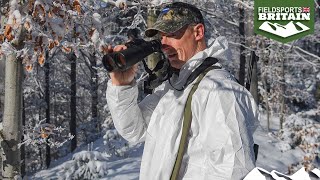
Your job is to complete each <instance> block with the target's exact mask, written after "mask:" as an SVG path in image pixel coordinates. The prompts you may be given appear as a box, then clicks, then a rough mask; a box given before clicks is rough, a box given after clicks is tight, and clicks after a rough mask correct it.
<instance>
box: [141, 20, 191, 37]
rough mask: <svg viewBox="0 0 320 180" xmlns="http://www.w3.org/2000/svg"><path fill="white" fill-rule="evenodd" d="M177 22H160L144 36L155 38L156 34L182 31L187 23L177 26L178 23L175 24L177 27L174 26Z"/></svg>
mask: <svg viewBox="0 0 320 180" xmlns="http://www.w3.org/2000/svg"><path fill="white" fill-rule="evenodd" d="M174 23H175V22H172V21H158V22H156V23H154V25H153V27H152V28H148V29H147V30H146V31H145V32H144V34H145V36H147V37H153V36H155V35H156V34H158V32H159V31H160V32H163V33H174V32H176V31H178V30H180V29H181V28H183V27H184V26H185V25H186V24H187V23H181V24H180V25H177V23H175V25H176V26H172V24H174Z"/></svg>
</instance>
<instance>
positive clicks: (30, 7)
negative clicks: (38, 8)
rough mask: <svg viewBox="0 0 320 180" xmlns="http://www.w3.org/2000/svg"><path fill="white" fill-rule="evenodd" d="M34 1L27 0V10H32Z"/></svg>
mask: <svg viewBox="0 0 320 180" xmlns="http://www.w3.org/2000/svg"><path fill="white" fill-rule="evenodd" d="M34 1H35V0H29V2H28V10H29V12H32V10H33V6H34Z"/></svg>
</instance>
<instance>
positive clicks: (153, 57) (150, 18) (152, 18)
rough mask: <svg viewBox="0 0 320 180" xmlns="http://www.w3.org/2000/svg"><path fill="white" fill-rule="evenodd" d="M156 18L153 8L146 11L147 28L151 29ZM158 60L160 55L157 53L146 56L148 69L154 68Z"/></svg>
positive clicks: (156, 12)
mask: <svg viewBox="0 0 320 180" xmlns="http://www.w3.org/2000/svg"><path fill="white" fill-rule="evenodd" d="M157 17H158V11H157V10H156V9H155V8H150V9H148V18H147V25H148V27H151V26H152V25H153V24H154V23H155V22H156V20H157ZM159 60H160V54H159V53H153V54H151V55H150V56H148V61H147V62H148V63H147V64H148V67H149V68H150V69H153V68H154V67H156V65H157V63H158V62H159Z"/></svg>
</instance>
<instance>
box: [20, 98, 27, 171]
mask: <svg viewBox="0 0 320 180" xmlns="http://www.w3.org/2000/svg"><path fill="white" fill-rule="evenodd" d="M25 108H26V107H25V101H24V96H23V95H22V127H25V125H26V109H25ZM23 140H24V137H23V136H22V137H21V141H22V142H23ZM20 149H21V176H22V177H24V176H25V175H26V148H25V145H24V144H23V145H21V148H20Z"/></svg>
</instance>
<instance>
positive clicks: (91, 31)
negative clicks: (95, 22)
mask: <svg viewBox="0 0 320 180" xmlns="http://www.w3.org/2000/svg"><path fill="white" fill-rule="evenodd" d="M95 30H96V29H95V28H92V29H91V30H90V31H89V36H90V38H91V37H92V36H93V33H94V31H95Z"/></svg>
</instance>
